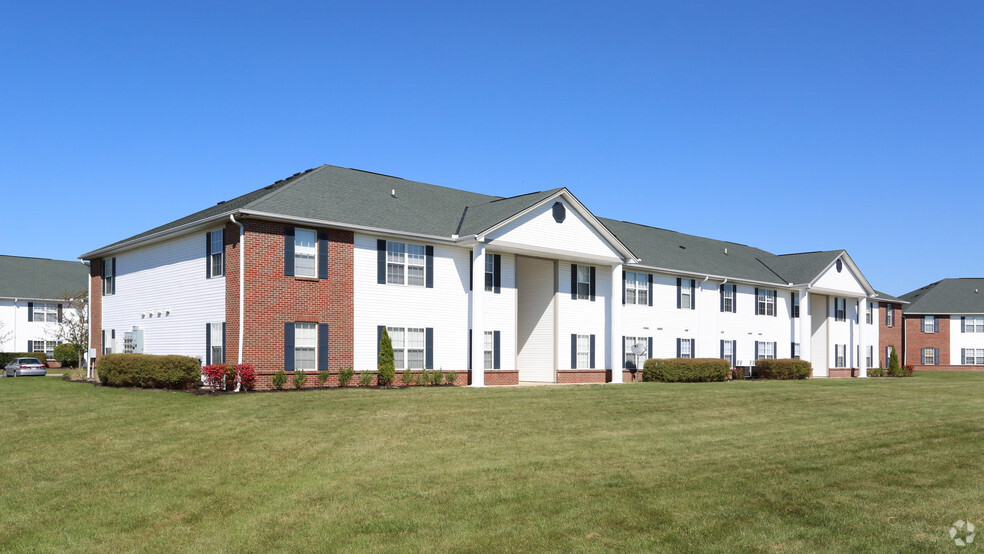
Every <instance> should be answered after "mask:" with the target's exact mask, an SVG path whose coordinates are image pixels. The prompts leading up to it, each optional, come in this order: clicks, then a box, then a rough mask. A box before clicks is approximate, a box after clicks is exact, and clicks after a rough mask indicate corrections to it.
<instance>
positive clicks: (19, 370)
mask: <svg viewBox="0 0 984 554" xmlns="http://www.w3.org/2000/svg"><path fill="white" fill-rule="evenodd" d="M47 374H48V370H47V369H45V367H44V364H42V363H41V362H40V361H39V360H38V359H37V358H14V359H13V360H12V361H11V362H10V363H9V364H7V366H6V367H4V368H3V376H4V377H27V376H28V375H39V376H41V377H44V376H45V375H47Z"/></svg>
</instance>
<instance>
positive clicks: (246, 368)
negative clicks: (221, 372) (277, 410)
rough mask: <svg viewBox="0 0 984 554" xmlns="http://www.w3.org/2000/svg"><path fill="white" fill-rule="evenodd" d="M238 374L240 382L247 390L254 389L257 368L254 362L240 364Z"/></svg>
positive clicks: (237, 368)
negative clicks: (254, 366)
mask: <svg viewBox="0 0 984 554" xmlns="http://www.w3.org/2000/svg"><path fill="white" fill-rule="evenodd" d="M236 375H238V376H239V383H240V384H242V386H243V388H244V389H246V390H253V386H254V385H255V384H256V369H254V368H253V365H252V364H239V365H237V366H236Z"/></svg>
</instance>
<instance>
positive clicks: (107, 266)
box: [102, 258, 116, 295]
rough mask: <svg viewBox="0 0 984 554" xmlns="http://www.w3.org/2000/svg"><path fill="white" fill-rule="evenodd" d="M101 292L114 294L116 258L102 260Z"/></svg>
mask: <svg viewBox="0 0 984 554" xmlns="http://www.w3.org/2000/svg"><path fill="white" fill-rule="evenodd" d="M102 284H103V294H107V295H108V294H116V258H106V259H105V260H103V276H102Z"/></svg>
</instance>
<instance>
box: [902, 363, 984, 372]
mask: <svg viewBox="0 0 984 554" xmlns="http://www.w3.org/2000/svg"><path fill="white" fill-rule="evenodd" d="M913 367H914V368H915V370H916V371H984V365H919V364H913Z"/></svg>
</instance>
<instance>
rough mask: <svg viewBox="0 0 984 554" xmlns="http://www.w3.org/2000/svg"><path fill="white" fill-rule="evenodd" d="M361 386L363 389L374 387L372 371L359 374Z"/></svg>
mask: <svg viewBox="0 0 984 554" xmlns="http://www.w3.org/2000/svg"><path fill="white" fill-rule="evenodd" d="M359 385H361V386H363V387H371V386H372V372H371V371H363V372H361V373H359Z"/></svg>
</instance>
